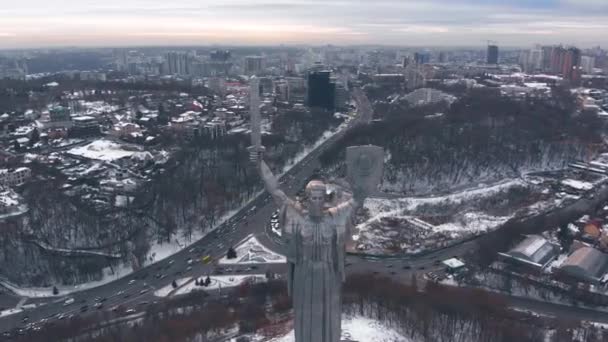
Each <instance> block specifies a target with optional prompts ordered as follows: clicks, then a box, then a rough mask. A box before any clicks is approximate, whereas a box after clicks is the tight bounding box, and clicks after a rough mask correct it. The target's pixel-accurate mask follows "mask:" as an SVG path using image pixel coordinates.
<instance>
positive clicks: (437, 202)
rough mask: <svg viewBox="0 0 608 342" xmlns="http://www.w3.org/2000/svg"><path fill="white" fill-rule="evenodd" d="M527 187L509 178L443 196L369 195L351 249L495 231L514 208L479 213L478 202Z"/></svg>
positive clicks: (412, 249)
mask: <svg viewBox="0 0 608 342" xmlns="http://www.w3.org/2000/svg"><path fill="white" fill-rule="evenodd" d="M529 187H530V185H528V184H527V183H526V182H524V181H523V180H520V179H509V180H505V181H502V182H500V183H496V184H492V185H486V184H480V186H479V187H477V188H473V189H467V190H464V191H461V192H456V193H453V194H448V195H444V196H436V197H407V198H397V199H385V198H369V199H367V200H366V201H365V204H364V207H365V209H366V210H367V219H365V220H363V221H362V222H361V223H359V224H358V225H357V226H356V232H355V237H356V239H354V240H356V245H355V250H356V251H360V252H366V253H372V254H373V253H376V254H386V253H396V252H405V253H416V252H420V251H423V250H428V249H433V248H439V247H443V246H445V245H447V244H449V243H451V242H453V241H456V240H460V239H463V238H466V237H469V236H472V235H477V234H481V233H484V232H487V231H489V230H493V229H496V228H497V227H499V226H500V225H502V224H504V223H505V222H507V221H508V220H509V219H511V218H512V217H513V216H514V215H515V211H516V210H513V211H510V212H508V213H504V214H502V215H496V213H493V214H490V213H488V212H486V211H485V210H486V209H487V208H484V206H483V204H484V202H485V201H486V200H489V199H496V197H497V196H502V194H503V193H506V192H508V191H510V190H513V189H519V190H522V189H528V188H529ZM520 197H522V196H520ZM524 197H525V196H524ZM480 204H481V205H480ZM482 208H484V209H483V210H482Z"/></svg>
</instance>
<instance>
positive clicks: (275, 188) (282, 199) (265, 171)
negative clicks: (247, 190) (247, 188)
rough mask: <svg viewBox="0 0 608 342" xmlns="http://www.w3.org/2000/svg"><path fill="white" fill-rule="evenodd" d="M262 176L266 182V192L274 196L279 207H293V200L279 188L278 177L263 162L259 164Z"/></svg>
mask: <svg viewBox="0 0 608 342" xmlns="http://www.w3.org/2000/svg"><path fill="white" fill-rule="evenodd" d="M259 165H260V167H259V169H260V176H261V177H262V180H263V181H264V187H265V188H266V191H268V193H269V194H270V195H271V196H272V198H273V199H274V201H275V202H276V203H277V205H278V206H279V207H281V206H283V205H293V203H292V200H291V199H290V198H289V197H287V195H286V194H285V193H284V192H283V190H281V189H280V188H279V182H278V180H277V177H275V175H274V174H273V173H272V171H271V170H270V167H268V165H267V164H266V163H265V162H264V161H263V160H260V162H259Z"/></svg>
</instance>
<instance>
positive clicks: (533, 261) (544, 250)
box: [498, 235, 559, 269]
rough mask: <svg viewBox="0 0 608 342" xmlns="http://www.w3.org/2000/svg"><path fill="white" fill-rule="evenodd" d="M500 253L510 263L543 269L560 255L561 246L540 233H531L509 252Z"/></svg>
mask: <svg viewBox="0 0 608 342" xmlns="http://www.w3.org/2000/svg"><path fill="white" fill-rule="evenodd" d="M498 254H499V256H500V257H501V258H502V259H503V260H504V261H507V262H509V263H512V264H519V265H522V266H531V267H532V268H535V269H543V268H545V267H546V266H547V265H548V264H549V263H550V262H551V261H553V259H555V258H556V257H557V256H558V254H559V246H557V245H554V244H552V243H550V242H549V241H547V239H545V238H544V237H542V236H540V235H529V236H527V237H526V238H525V239H524V240H523V241H522V242H520V243H519V244H517V246H515V247H514V248H513V249H511V250H510V251H508V252H507V253H498Z"/></svg>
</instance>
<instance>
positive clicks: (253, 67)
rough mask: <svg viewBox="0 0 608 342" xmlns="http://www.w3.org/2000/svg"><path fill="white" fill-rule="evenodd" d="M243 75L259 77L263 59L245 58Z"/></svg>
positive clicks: (259, 57)
mask: <svg viewBox="0 0 608 342" xmlns="http://www.w3.org/2000/svg"><path fill="white" fill-rule="evenodd" d="M244 69H245V74H246V75H259V74H260V73H262V70H263V69H264V57H262V56H247V57H245V66H244Z"/></svg>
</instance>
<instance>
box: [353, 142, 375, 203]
mask: <svg viewBox="0 0 608 342" xmlns="http://www.w3.org/2000/svg"><path fill="white" fill-rule="evenodd" d="M383 172H384V149H383V148H382V147H380V146H373V145H367V146H351V147H347V148H346V178H347V180H348V182H349V183H350V185H351V186H352V188H353V189H356V188H358V189H360V190H361V191H363V192H364V193H365V194H366V195H369V194H373V193H375V192H376V191H377V190H378V185H379V184H380V182H381V181H382V173H383Z"/></svg>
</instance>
